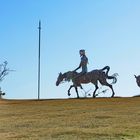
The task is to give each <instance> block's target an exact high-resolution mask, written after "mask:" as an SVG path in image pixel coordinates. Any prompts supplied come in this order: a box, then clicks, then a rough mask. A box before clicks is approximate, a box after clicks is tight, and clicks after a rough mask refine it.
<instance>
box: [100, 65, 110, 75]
mask: <svg viewBox="0 0 140 140" xmlns="http://www.w3.org/2000/svg"><path fill="white" fill-rule="evenodd" d="M101 70H102V71H104V70H106V73H105V74H106V75H107V76H108V72H109V70H110V67H109V66H105V67H104V68H102V69H101Z"/></svg>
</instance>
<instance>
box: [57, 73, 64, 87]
mask: <svg viewBox="0 0 140 140" xmlns="http://www.w3.org/2000/svg"><path fill="white" fill-rule="evenodd" d="M63 79H64V76H63V74H62V73H61V72H60V73H59V76H58V78H57V81H56V86H59V84H60V83H61V82H62V81H63Z"/></svg>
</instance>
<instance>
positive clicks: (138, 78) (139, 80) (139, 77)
mask: <svg viewBox="0 0 140 140" xmlns="http://www.w3.org/2000/svg"><path fill="white" fill-rule="evenodd" d="M134 76H135V78H136V83H137V85H138V86H139V87H140V75H139V76H136V75H134Z"/></svg>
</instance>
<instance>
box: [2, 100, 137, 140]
mask: <svg viewBox="0 0 140 140" xmlns="http://www.w3.org/2000/svg"><path fill="white" fill-rule="evenodd" d="M0 140H140V97H137V98H97V99H66V100H41V101H36V100H17V101H16V100H0Z"/></svg>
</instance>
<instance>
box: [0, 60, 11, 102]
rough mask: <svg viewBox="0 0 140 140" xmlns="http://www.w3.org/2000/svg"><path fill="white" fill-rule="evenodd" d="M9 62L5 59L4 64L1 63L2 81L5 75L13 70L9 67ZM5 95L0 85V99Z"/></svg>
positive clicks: (0, 78)
mask: <svg viewBox="0 0 140 140" xmlns="http://www.w3.org/2000/svg"><path fill="white" fill-rule="evenodd" d="M7 64H8V62H7V61H4V62H3V63H2V64H0V82H2V80H3V79H4V77H5V76H6V75H8V74H9V72H10V71H12V70H10V69H9V68H7ZM3 95H5V93H4V92H2V90H1V87H0V99H1V98H2V96H3Z"/></svg>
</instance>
